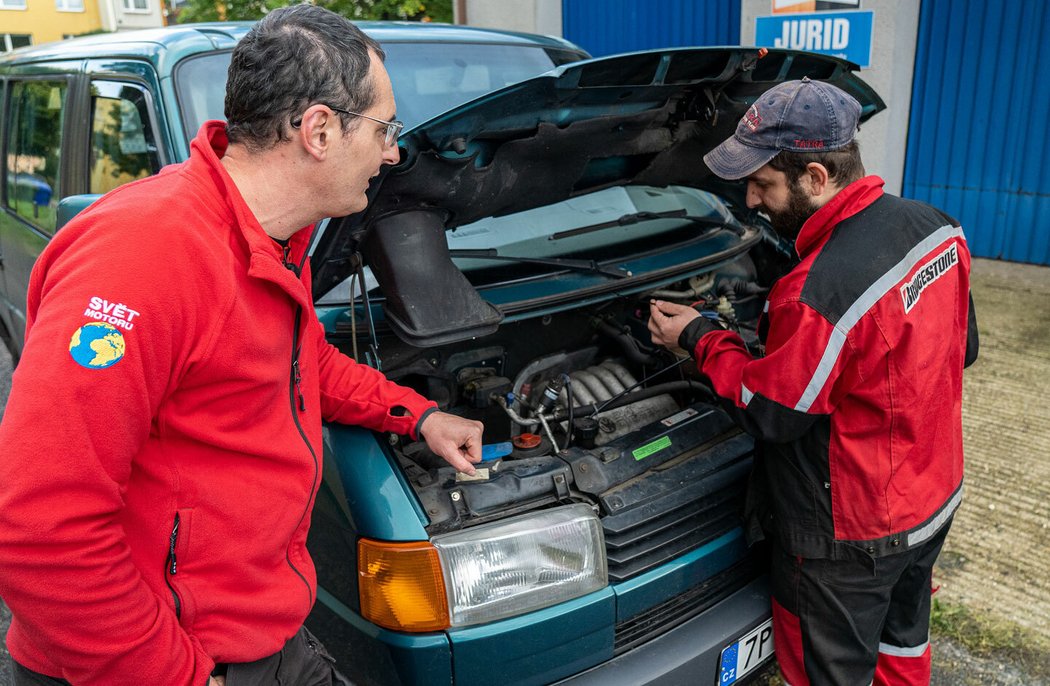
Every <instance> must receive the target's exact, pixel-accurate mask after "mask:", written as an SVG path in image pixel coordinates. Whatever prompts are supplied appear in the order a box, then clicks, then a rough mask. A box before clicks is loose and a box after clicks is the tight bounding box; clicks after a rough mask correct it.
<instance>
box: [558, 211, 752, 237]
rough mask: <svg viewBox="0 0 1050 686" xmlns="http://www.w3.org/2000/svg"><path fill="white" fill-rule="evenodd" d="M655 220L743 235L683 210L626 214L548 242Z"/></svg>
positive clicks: (729, 227)
mask: <svg viewBox="0 0 1050 686" xmlns="http://www.w3.org/2000/svg"><path fill="white" fill-rule="evenodd" d="M653 219H685V220H686V221H688V222H690V223H691V224H700V225H701V226H709V227H711V228H719V229H729V230H730V231H733V232H735V233H737V234H741V233H742V231H741V230H739V229H738V227H735V226H733V225H732V224H727V223H726V222H725V221H723V220H721V219H712V218H711V217H697V216H694V215H691V214H689V213H688V211H686V210H685V208H682V209H677V210H667V211H665V212H634V213H632V214H625V215H623V216H622V217H620V218H618V219H613V220H611V221H607V222H599V223H598V224H588V225H587V226H581V227H579V228H577V229H569V230H568V231H558V232H557V233H552V234H551V235H550V236H549V237H548V238H547V240H550V241H558V240H561V239H563V238H572V237H573V236H581V235H583V234H585V233H592V232H594V231H602V230H604V229H613V228H616V227H618V226H630V225H631V224H637V223H638V222H647V221H651V220H653Z"/></svg>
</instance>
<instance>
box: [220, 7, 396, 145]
mask: <svg viewBox="0 0 1050 686" xmlns="http://www.w3.org/2000/svg"><path fill="white" fill-rule="evenodd" d="M370 51H371V52H374V53H375V54H376V55H377V56H378V57H379V59H380V60H382V59H385V57H386V55H385V54H384V52H383V49H382V48H381V47H379V43H377V42H376V41H375V40H373V39H372V38H369V37H368V36H367V35H365V33H364V32H363V31H361V29H359V28H357V27H356V26H354V24H352V23H351V22H350V21H349V20H347V19H346V18H344V17H341V16H339V15H338V14H335V13H334V12H331V11H329V10H326V9H324V8H321V7H317V6H315V5H306V4H304V5H291V6H289V7H282V8H280V9H277V10H274V11H273V12H270V13H269V14H267V15H266V17H264V18H263V19H262V20H261V21H259V23H258V24H256V25H255V26H253V27H252V29H251V31H249V32H248V34H247V35H246V36H245V37H244V38H243V39H241V41H240V42H239V43H238V44H237V47H235V48H234V50H233V56H232V57H231V59H230V71H229V75H228V78H227V81H226V107H225V109H226V135H227V137H228V138H229V141H230V142H231V143H241V144H244V145H246V146H248V147H249V148H251V149H254V150H265V149H268V148H272V147H273V146H275V145H277V144H278V143H281V142H283V141H287V140H290V138H289V136H288V129H287V127H288V126H289V125H292V120H293V119H294V118H295V117H297V116H298V115H299V114H301V113H302V111H303V110H305V109H306V108H307V107H309V106H310V105H313V104H317V103H321V104H326V105H331V106H333V107H338V108H340V109H345V110H348V111H351V112H362V111H365V110H367V109H368V108H369V107H371V106H372V104H373V103H374V102H375V98H376V92H375V84H373V83H372V80H371V79H370V78H369V76H368V70H369V67H370V66H371V61H372V60H371V56H370V55H369V52H370ZM339 116H340V119H341V122H342V124H343V129H344V131H346V130H349V129H350V127H351V124H353V122H351V121H350V120H351V119H352V118H351V117H349V116H348V115H345V114H340V115H339Z"/></svg>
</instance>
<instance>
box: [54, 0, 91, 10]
mask: <svg viewBox="0 0 1050 686" xmlns="http://www.w3.org/2000/svg"><path fill="white" fill-rule="evenodd" d="M55 9H57V10H58V11H59V12H83V11H84V0H55Z"/></svg>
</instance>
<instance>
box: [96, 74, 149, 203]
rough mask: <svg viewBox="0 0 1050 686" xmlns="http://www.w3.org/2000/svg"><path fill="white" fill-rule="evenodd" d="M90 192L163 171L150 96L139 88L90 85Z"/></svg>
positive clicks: (114, 186)
mask: <svg viewBox="0 0 1050 686" xmlns="http://www.w3.org/2000/svg"><path fill="white" fill-rule="evenodd" d="M90 165H91V167H90V169H91V175H90V176H91V178H90V183H89V188H90V192H91V193H106V192H108V191H111V190H113V189H114V188H116V187H117V186H120V185H122V184H125V183H127V182H129V181H134V180H135V179H141V178H143V177H146V176H149V175H151V174H155V173H156V172H158V171H160V166H161V165H160V158H159V156H158V153H157V143H156V136H155V135H154V132H153V127H152V125H151V123H150V117H149V105H148V96H147V95H146V92H145V91H144V90H143V89H141V88H139V87H138V86H133V85H131V84H124V83H115V82H109V81H95V82H93V83H92V84H91V160H90Z"/></svg>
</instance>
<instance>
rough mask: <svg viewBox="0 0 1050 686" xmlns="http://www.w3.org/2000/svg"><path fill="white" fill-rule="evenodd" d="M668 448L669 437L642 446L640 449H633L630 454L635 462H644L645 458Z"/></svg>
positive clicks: (669, 445)
mask: <svg viewBox="0 0 1050 686" xmlns="http://www.w3.org/2000/svg"><path fill="white" fill-rule="evenodd" d="M670 447H671V437H670V436H664V437H663V438H658V439H656V440H655V441H653V442H652V443H647V444H645V445H643V446H642V447H641V448H635V449H634V452H632V453H631V454H632V455H634V459H635V460H644V459H645V458H647V457H649V456H650V455H652V454H654V453H658V452H660V451H661V450H663V449H664V448H670Z"/></svg>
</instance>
